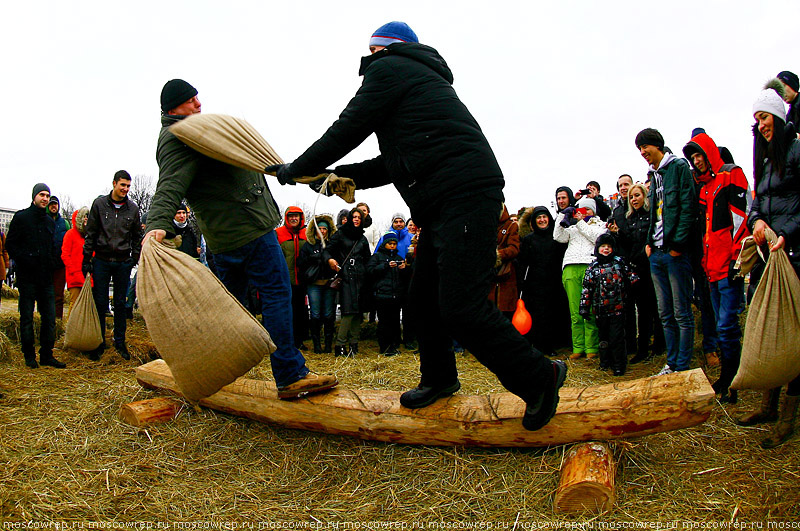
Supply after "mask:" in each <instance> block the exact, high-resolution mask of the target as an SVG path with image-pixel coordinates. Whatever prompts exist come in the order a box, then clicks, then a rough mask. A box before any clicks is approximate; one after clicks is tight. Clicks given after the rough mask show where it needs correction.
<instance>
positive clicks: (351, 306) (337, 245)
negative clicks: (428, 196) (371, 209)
mask: <svg viewBox="0 0 800 531" xmlns="http://www.w3.org/2000/svg"><path fill="white" fill-rule="evenodd" d="M371 224H372V218H370V217H369V216H368V215H367V216H365V215H364V213H363V212H361V211H360V210H359V209H358V208H354V209H353V210H351V211H350V213H349V214H348V216H347V222H346V223H345V224H343V225H342V227H341V228H340V229H339V230H338V231H337V232H336V233H335V234H333V235H332V236H331V239H330V242H329V243H328V246H327V247H326V248H325V251H324V254H323V256H324V258H325V262H326V263H327V264H328V266H329V267H330V268H331V270H333V271H334V272H335V273H337V275H338V276H339V278H341V279H342V287H341V290H340V291H339V305H340V307H341V312H342V320H341V321H340V322H339V333H338V335H337V336H336V346H335V348H334V354H335V355H337V356H355V355H356V354H358V340H359V337H360V336H361V320H362V315H361V314H363V313H364V311H366V304H365V301H366V296H367V293H366V290H365V289H364V283H365V281H366V277H367V262H368V261H369V258H370V256H371V254H370V252H369V242H368V241H367V238H366V237H365V236H364V229H365V228H366V227H369V226H370V225H371ZM348 342H349V343H350V349H349V350H347V351H346V350H345V349H346V345H347V343H348Z"/></svg>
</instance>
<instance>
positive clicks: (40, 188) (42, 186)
mask: <svg viewBox="0 0 800 531" xmlns="http://www.w3.org/2000/svg"><path fill="white" fill-rule="evenodd" d="M44 191H47V193H48V194H49V193H50V187H49V186H47V185H46V184H44V183H38V184H37V185H36V186H34V187H33V193H32V194H31V199H36V196H37V195H39V192H44Z"/></svg>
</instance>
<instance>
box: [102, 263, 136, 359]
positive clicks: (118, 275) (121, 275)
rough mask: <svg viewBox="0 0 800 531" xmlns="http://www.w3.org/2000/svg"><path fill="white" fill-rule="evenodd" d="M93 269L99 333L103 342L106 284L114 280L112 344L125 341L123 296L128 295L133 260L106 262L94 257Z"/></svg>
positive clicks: (125, 324) (125, 325)
mask: <svg viewBox="0 0 800 531" xmlns="http://www.w3.org/2000/svg"><path fill="white" fill-rule="evenodd" d="M92 264H93V271H92V279H93V280H94V286H93V287H92V296H93V298H94V305H95V306H96V307H97V315H98V316H99V317H100V333H101V335H102V336H103V338H104V339H103V344H105V337H106V312H107V311H108V286H109V284H110V283H111V280H112V279H113V280H114V344H115V345H119V344H121V343H125V331H126V329H127V326H128V322H127V321H126V320H125V298H126V297H127V296H128V282H129V281H130V279H131V269H133V265H134V264H133V261H132V260H126V261H124V262H106V261H105V260H100V259H99V258H97V257H95V258H94V260H92Z"/></svg>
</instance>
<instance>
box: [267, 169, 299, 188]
mask: <svg viewBox="0 0 800 531" xmlns="http://www.w3.org/2000/svg"><path fill="white" fill-rule="evenodd" d="M264 171H265V172H267V173H271V172H275V177H277V178H278V182H279V183H281V184H291V185H292V186H294V184H295V182H294V179H295V177H302V175H299V174H296V173H294V172H293V171H292V165H291V164H275V165H274V166H267V167H266V168H264Z"/></svg>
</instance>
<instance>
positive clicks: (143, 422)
mask: <svg viewBox="0 0 800 531" xmlns="http://www.w3.org/2000/svg"><path fill="white" fill-rule="evenodd" d="M180 409H181V404H180V402H178V401H177V400H175V399H173V398H165V397H160V398H151V399H149V400H140V401H138V402H131V403H130V404H125V405H123V406H122V407H121V408H120V409H119V418H120V419H121V420H122V421H123V422H125V423H126V424H130V425H131V426H149V425H151V424H160V423H163V422H169V421H170V420H172V419H174V418H175V417H176V416H178V412H179V411H180Z"/></svg>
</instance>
